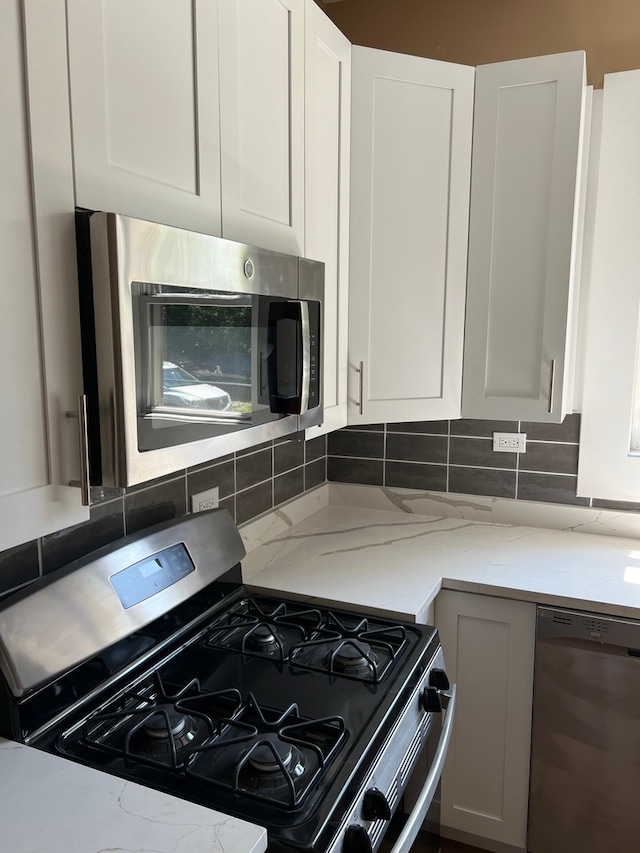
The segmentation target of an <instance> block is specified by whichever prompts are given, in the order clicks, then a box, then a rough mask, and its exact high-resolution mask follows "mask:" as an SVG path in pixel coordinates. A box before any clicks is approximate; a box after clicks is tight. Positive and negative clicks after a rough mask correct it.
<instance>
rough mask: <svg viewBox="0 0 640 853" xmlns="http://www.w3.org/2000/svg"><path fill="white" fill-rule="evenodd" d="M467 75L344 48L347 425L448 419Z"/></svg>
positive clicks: (457, 363) (452, 397)
mask: <svg viewBox="0 0 640 853" xmlns="http://www.w3.org/2000/svg"><path fill="white" fill-rule="evenodd" d="M474 74H475V69H474V68H471V67H467V66H464V65H455V64H453V63H448V62H439V61H436V60H430V59H424V58H422V57H416V56H406V55H402V54H396V53H390V52H388V51H382V50H373V49H370V48H365V47H354V48H353V49H352V80H353V84H352V123H351V234H350V238H351V249H350V274H349V275H350V280H349V405H348V417H349V423H350V424H359V423H374V422H382V421H393V422H399V421H419V420H437V419H446V418H456V417H460V399H461V382H462V347H463V333H464V310H465V285H466V271H467V234H468V224H469V181H470V166H471V133H472V121H473V85H474Z"/></svg>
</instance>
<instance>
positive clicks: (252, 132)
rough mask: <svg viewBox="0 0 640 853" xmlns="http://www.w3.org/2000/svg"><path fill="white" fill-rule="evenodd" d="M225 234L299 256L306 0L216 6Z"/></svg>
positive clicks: (230, 1) (231, 0)
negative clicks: (217, 16)
mask: <svg viewBox="0 0 640 853" xmlns="http://www.w3.org/2000/svg"><path fill="white" fill-rule="evenodd" d="M219 28H220V32H219V65H220V133H221V137H220V138H221V148H222V233H223V236H224V237H227V238H229V239H231V240H240V241H242V242H245V243H254V244H256V245H258V246H264V247H266V248H268V249H274V250H276V251H281V252H289V253H291V254H304V0H242V2H238V0H219Z"/></svg>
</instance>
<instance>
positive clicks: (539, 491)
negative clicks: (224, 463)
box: [518, 471, 589, 506]
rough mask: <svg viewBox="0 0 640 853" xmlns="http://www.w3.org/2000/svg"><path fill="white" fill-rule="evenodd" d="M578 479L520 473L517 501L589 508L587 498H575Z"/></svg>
mask: <svg viewBox="0 0 640 853" xmlns="http://www.w3.org/2000/svg"><path fill="white" fill-rule="evenodd" d="M577 481H578V478H577V477H572V476H569V475H565V474H535V473H531V472H527V471H521V472H520V475H519V476H518V500H521V501H543V502H545V503H557V504H572V505H574V506H589V498H578V497H576V485H577Z"/></svg>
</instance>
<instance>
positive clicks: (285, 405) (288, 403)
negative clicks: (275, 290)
mask: <svg viewBox="0 0 640 853" xmlns="http://www.w3.org/2000/svg"><path fill="white" fill-rule="evenodd" d="M270 307H271V310H270V315H269V338H270V353H269V370H268V373H269V404H270V408H271V411H272V412H281V413H284V414H289V415H294V414H295V415H302V414H304V413H305V412H306V411H307V410H308V408H309V379H310V375H311V329H310V325H309V305H308V303H307V302H306V301H304V300H296V301H293V300H292V301H287V302H273V303H271V306H270ZM285 319H286V320H292V321H293V322H294V323H295V324H296V334H295V336H291V335H289V336H287V340H286V341H285V340H284V336H283V335H282V334H281V333H279V331H280V323H279V321H280V320H285ZM285 346H288V347H290V348H291V349H292V350H293V351H291V352H289V353H288V354H287V357H285V359H284V360H285V361H287V362H289V363H291V362H295V363H296V377H295V393H294V394H293V395H291V394H286V395H285V394H278V393H277V389H278V388H279V387H280V382H279V376H278V368H279V364H280V363H281V361H282V358H281V357H280V356H281V348H282V347H285ZM279 348H280V349H279Z"/></svg>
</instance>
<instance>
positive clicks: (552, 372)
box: [549, 358, 556, 414]
mask: <svg viewBox="0 0 640 853" xmlns="http://www.w3.org/2000/svg"><path fill="white" fill-rule="evenodd" d="M555 384H556V360H555V358H552V359H551V365H550V367H549V414H551V412H553V392H554V390H555Z"/></svg>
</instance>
